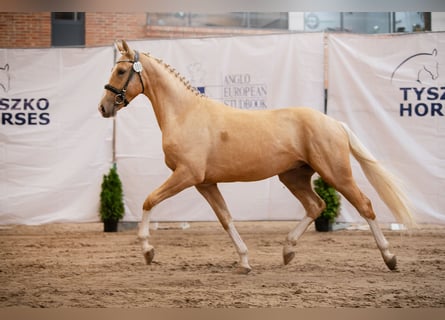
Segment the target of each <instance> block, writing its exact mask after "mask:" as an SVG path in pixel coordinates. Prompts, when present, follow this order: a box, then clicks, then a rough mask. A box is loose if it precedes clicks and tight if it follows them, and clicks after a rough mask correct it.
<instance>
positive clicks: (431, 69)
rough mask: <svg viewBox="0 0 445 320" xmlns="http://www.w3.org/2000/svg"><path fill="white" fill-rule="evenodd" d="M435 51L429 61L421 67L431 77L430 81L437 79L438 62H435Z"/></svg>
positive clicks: (435, 50)
mask: <svg viewBox="0 0 445 320" xmlns="http://www.w3.org/2000/svg"><path fill="white" fill-rule="evenodd" d="M436 56H437V49H434V50H433V52H432V53H431V55H429V57H430V58H429V59H428V60H427V61H426V62H425V64H424V65H423V69H424V70H425V71H426V72H427V73H428V74H429V75H430V76H431V79H432V80H436V79H437V78H438V77H439V62H438V61H437V58H436Z"/></svg>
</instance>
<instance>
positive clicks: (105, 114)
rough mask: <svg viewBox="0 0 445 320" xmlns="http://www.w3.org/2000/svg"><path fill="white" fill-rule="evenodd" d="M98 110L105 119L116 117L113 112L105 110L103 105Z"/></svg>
mask: <svg viewBox="0 0 445 320" xmlns="http://www.w3.org/2000/svg"><path fill="white" fill-rule="evenodd" d="M98 109H99V112H100V114H101V115H102V117H104V118H109V117H111V116H113V115H114V114H113V112H107V110H106V109H105V107H104V105H103V104H101V105H99V108H98Z"/></svg>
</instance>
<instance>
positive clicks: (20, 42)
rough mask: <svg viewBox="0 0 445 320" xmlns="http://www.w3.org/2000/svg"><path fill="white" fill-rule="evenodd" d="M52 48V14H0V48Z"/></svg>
mask: <svg viewBox="0 0 445 320" xmlns="http://www.w3.org/2000/svg"><path fill="white" fill-rule="evenodd" d="M49 46H51V13H50V12H43V13H17V12H14V13H4V12H1V13H0V48H38V47H49Z"/></svg>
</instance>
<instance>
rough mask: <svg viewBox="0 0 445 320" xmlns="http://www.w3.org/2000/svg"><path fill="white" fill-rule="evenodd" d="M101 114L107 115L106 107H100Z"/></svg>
mask: <svg viewBox="0 0 445 320" xmlns="http://www.w3.org/2000/svg"><path fill="white" fill-rule="evenodd" d="M100 112H101V113H102V114H105V107H104V106H103V105H100Z"/></svg>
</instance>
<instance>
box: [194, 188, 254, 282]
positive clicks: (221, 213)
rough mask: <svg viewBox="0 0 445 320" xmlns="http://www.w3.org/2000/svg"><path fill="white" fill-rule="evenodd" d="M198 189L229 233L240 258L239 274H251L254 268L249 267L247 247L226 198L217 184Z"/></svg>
mask: <svg viewBox="0 0 445 320" xmlns="http://www.w3.org/2000/svg"><path fill="white" fill-rule="evenodd" d="M196 189H198V191H199V193H201V194H202V195H203V197H204V198H205V199H206V200H207V202H208V203H209V204H210V206H211V207H212V209H213V211H214V212H215V213H216V216H217V217H218V219H219V221H220V222H221V225H222V226H223V228H224V230H226V231H227V233H228V234H229V236H230V238H231V239H232V241H233V243H234V245H235V247H236V250H237V252H238V254H239V256H240V263H239V268H238V272H239V273H242V274H247V273H249V272H250V271H251V270H252V268H251V267H250V265H249V261H248V257H247V246H246V244H245V243H244V241H243V240H242V239H241V236H240V235H239V233H238V231H237V230H236V228H235V225H234V224H233V221H232V217H231V215H230V212H229V210H228V209H227V205H226V202H225V201H224V198H223V196H222V195H221V192H220V191H219V189H218V186H217V185H216V184H206V185H197V186H196Z"/></svg>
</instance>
